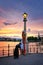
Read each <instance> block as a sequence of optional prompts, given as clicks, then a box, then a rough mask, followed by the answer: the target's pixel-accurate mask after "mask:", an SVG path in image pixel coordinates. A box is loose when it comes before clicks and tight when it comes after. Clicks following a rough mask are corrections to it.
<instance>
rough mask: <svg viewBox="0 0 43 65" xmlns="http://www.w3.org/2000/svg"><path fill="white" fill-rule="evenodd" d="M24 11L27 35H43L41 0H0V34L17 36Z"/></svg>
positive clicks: (42, 2) (42, 7)
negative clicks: (26, 15)
mask: <svg viewBox="0 0 43 65" xmlns="http://www.w3.org/2000/svg"><path fill="white" fill-rule="evenodd" d="M24 12H26V13H27V14H28V18H27V24H26V28H27V36H31V35H33V36H37V35H38V32H39V33H40V35H43V0H0V36H19V37H21V34H22V31H23V27H24V26H23V25H24V23H23V16H22V14H23V13H24Z"/></svg>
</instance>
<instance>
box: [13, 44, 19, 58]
mask: <svg viewBox="0 0 43 65" xmlns="http://www.w3.org/2000/svg"><path fill="white" fill-rule="evenodd" d="M14 58H15V59H16V58H19V50H18V45H16V47H15V50H14Z"/></svg>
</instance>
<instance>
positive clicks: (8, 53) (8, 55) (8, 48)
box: [8, 44, 10, 56]
mask: <svg viewBox="0 0 43 65" xmlns="http://www.w3.org/2000/svg"><path fill="white" fill-rule="evenodd" d="M9 49H10V46H9V44H8V56H9V55H10V54H9V51H10V50H9Z"/></svg>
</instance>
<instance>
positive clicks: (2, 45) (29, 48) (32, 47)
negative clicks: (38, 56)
mask: <svg viewBox="0 0 43 65" xmlns="http://www.w3.org/2000/svg"><path fill="white" fill-rule="evenodd" d="M17 44H19V42H9V41H0V57H1V56H3V50H4V56H7V55H8V45H9V46H10V48H9V50H10V51H9V54H10V55H12V54H13V49H14V48H15V46H16V45H17ZM25 46H26V53H27V52H29V53H43V46H42V45H41V46H39V42H37V43H36V42H34V43H32V42H31V43H28V44H26V45H25Z"/></svg>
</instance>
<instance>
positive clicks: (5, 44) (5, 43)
mask: <svg viewBox="0 0 43 65" xmlns="http://www.w3.org/2000/svg"><path fill="white" fill-rule="evenodd" d="M17 44H19V42H9V41H0V56H2V55H3V49H4V50H5V51H4V55H5V56H6V55H8V45H9V46H10V54H11V53H12V54H13V49H14V48H15V46H16V45H17Z"/></svg>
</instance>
